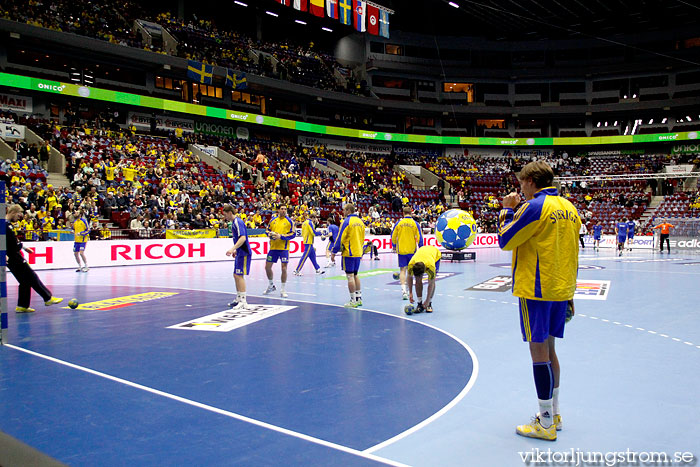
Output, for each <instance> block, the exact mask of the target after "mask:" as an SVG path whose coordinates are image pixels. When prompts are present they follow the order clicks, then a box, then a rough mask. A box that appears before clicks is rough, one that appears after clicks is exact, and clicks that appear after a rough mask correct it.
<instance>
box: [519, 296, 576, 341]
mask: <svg viewBox="0 0 700 467" xmlns="http://www.w3.org/2000/svg"><path fill="white" fill-rule="evenodd" d="M567 303H568V302H566V301H563V302H549V301H542V300H529V299H526V298H520V332H522V334H523V340H524V341H525V342H545V341H546V340H547V339H548V338H549V336H554V337H564V323H565V322H566V306H567Z"/></svg>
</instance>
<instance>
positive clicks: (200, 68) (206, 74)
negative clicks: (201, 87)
mask: <svg viewBox="0 0 700 467" xmlns="http://www.w3.org/2000/svg"><path fill="white" fill-rule="evenodd" d="M213 76H214V66H213V65H207V64H204V63H200V62H197V61H194V60H187V77H188V78H189V79H191V80H192V81H196V82H198V83H202V84H211V83H212V78H213Z"/></svg>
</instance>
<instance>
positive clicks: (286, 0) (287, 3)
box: [277, 0, 289, 6]
mask: <svg viewBox="0 0 700 467" xmlns="http://www.w3.org/2000/svg"><path fill="white" fill-rule="evenodd" d="M277 1H278V2H280V3H281V4H282V5H284V6H289V0H277Z"/></svg>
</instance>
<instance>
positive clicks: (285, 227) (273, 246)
mask: <svg viewBox="0 0 700 467" xmlns="http://www.w3.org/2000/svg"><path fill="white" fill-rule="evenodd" d="M267 230H268V231H270V232H275V233H278V234H280V235H281V237H280V238H279V240H272V239H270V250H289V241H290V240H291V239H293V238H294V236H295V235H294V223H292V220H291V219H290V218H289V217H286V216H285V217H279V216H277V217H273V218H272V220H270V223H269V224H268V225H267Z"/></svg>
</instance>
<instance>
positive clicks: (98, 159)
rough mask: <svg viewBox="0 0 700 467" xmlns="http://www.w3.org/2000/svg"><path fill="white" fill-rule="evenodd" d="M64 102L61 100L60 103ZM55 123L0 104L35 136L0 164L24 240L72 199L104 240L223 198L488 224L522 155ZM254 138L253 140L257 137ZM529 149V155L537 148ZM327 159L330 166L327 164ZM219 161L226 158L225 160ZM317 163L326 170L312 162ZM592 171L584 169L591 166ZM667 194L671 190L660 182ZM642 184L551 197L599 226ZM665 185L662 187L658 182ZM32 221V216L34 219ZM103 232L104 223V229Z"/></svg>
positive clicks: (256, 220)
mask: <svg viewBox="0 0 700 467" xmlns="http://www.w3.org/2000/svg"><path fill="white" fill-rule="evenodd" d="M68 110H70V109H68ZM66 115H67V117H66V122H65V123H66V124H65V125H58V124H57V123H56V122H50V121H42V120H37V119H33V118H24V117H23V118H18V117H17V116H16V115H15V114H12V113H9V112H3V113H1V114H0V119H2V120H5V121H7V122H14V123H22V124H26V125H29V127H31V128H33V129H34V130H35V131H36V132H37V133H38V134H39V135H40V136H41V137H43V138H44V140H45V141H46V143H45V144H44V145H42V146H41V147H38V146H37V145H30V144H27V143H26V142H24V141H17V142H15V143H13V148H14V149H15V151H16V152H17V160H10V159H8V160H5V161H4V162H0V171H2V173H3V174H5V175H6V178H7V180H8V182H9V188H8V194H9V196H10V199H11V200H12V201H13V202H17V203H19V204H22V205H23V206H24V207H25V209H26V210H27V211H28V212H32V213H34V212H36V213H37V215H36V216H28V217H29V218H31V219H32V222H31V223H29V224H26V225H24V226H23V227H24V229H25V230H26V231H27V232H29V234H28V235H27V237H28V238H46V236H47V233H48V232H49V231H50V230H52V229H60V228H63V227H65V226H66V225H67V223H69V216H70V214H71V213H72V212H73V210H74V209H75V208H76V207H82V208H83V209H84V211H85V212H87V213H89V216H90V220H91V221H98V220H99V219H102V223H99V222H98V223H97V224H95V227H96V231H99V232H102V233H101V234H99V235H98V234H96V236H97V237H98V238H103V237H106V236H107V235H106V232H105V229H104V228H103V227H104V225H106V224H107V223H109V222H112V223H113V224H114V225H116V226H117V227H113V228H114V229H116V230H119V231H127V232H128V233H129V234H130V235H132V236H140V237H158V236H163V235H164V233H165V230H166V229H192V228H195V229H201V228H211V229H219V228H222V227H225V225H224V221H223V217H222V215H221V209H222V207H223V205H224V204H228V203H230V204H233V205H236V206H238V207H239V208H240V210H241V212H242V216H243V217H244V219H245V221H246V224H247V225H248V227H249V228H252V229H257V228H261V227H264V226H265V224H266V222H267V221H268V219H269V218H270V216H271V215H272V214H273V213H274V212H275V211H276V208H277V206H279V205H280V204H282V203H283V204H285V205H287V206H288V207H289V211H290V215H291V216H292V217H293V218H294V219H295V220H296V221H297V222H301V221H302V220H303V219H304V217H305V215H306V214H307V213H308V211H309V210H314V211H317V212H319V214H320V215H321V217H322V218H323V219H328V218H329V217H333V218H335V219H336V220H338V219H340V217H342V216H340V214H339V213H340V211H341V209H342V207H343V206H344V204H345V203H348V202H353V203H355V204H356V205H357V206H358V208H359V214H360V216H361V217H363V218H364V220H365V221H366V223H367V225H368V227H369V228H370V232H371V233H373V234H383V233H387V232H389V231H390V230H391V227H392V226H393V224H394V223H395V222H396V220H397V219H398V218H400V217H401V211H402V207H403V206H405V205H411V206H412V207H413V208H414V210H415V212H416V214H417V217H418V218H419V219H420V221H421V222H422V224H423V226H424V227H425V229H426V230H429V229H431V228H432V227H434V223H435V221H436V219H437V217H438V216H439V214H440V213H442V212H443V211H444V210H445V209H446V208H447V206H448V205H452V206H456V205H457V206H459V207H461V208H462V209H465V210H467V211H469V212H471V213H472V214H473V215H474V217H475V219H477V224H478V228H479V231H481V232H493V231H495V226H496V218H497V215H498V212H499V210H500V208H501V205H500V200H501V199H502V198H503V196H505V195H506V194H508V193H509V192H511V191H513V190H516V189H517V179H516V178H515V175H514V173H515V172H517V170H518V168H519V167H520V166H522V165H523V164H525V163H527V162H528V161H529V160H530V159H531V158H532V157H527V156H525V157H523V156H518V157H513V156H512V155H503V156H497V157H479V156H475V155H464V156H457V157H442V156H439V157H438V156H421V155H402V156H400V157H398V156H396V155H394V154H393V153H391V154H369V153H365V152H361V151H341V150H334V149H329V148H327V147H325V146H313V147H311V146H309V147H304V146H300V145H297V144H294V143H292V142H290V141H283V140H278V139H275V140H273V139H270V138H269V137H265V136H260V137H258V139H253V140H238V139H230V138H220V137H216V136H205V135H195V134H184V135H183V134H182V133H180V134H175V133H171V134H166V135H151V134H136V132H135V129H134V128H131V129H124V128H123V127H120V126H119V125H117V124H116V123H115V121H114V118H113V114H110V113H103V114H99V113H98V114H96V115H94V116H93V118H91V119H90V120H89V122H84V121H82V120H81V119H79V118H77V117H76V116H75V114H74V113H71V112H67V113H66ZM261 138H264V139H261ZM190 144H195V145H198V144H201V145H205V146H218V147H219V148H221V149H222V150H225V151H227V152H228V153H230V154H231V155H234V156H235V159H234V161H233V163H231V164H230V166H224V165H223V164H222V163H221V161H213V162H212V160H209V161H210V162H212V164H214V165H216V167H215V166H214V165H211V164H208V163H206V162H205V161H202V160H201V159H200V157H199V156H197V154H196V153H193V152H192V151H190V150H188V147H189V145H190ZM52 147H53V148H55V149H57V150H58V151H59V152H61V153H62V154H63V155H64V156H65V157H66V161H67V176H68V177H69V179H70V183H71V184H70V187H69V188H60V189H57V188H54V187H51V186H50V185H48V184H47V183H46V178H47V172H46V164H47V162H48V154H49V152H50V151H51V148H52ZM539 158H541V156H540V157H539ZM545 159H547V160H548V162H549V163H550V164H551V165H552V166H553V167H554V168H555V172H557V174H558V175H586V174H592V173H595V174H598V175H607V174H619V173H626V172H627V171H629V172H630V173H637V172H639V173H648V171H651V170H660V169H661V168H662V167H663V166H664V165H666V164H668V163H680V162H694V160H693V159H692V157H689V158H688V157H684V158H679V157H678V156H669V155H662V154H661V155H629V156H626V157H624V158H623V157H619V156H591V157H587V158H586V157H581V156H575V157H568V155H566V154H565V153H557V154H553V155H551V156H549V157H545ZM329 162H333V163H335V164H338V166H340V167H341V170H340V171H337V170H328V169H326V167H325V164H327V163H329ZM227 164H228V162H227ZM395 164H409V165H411V164H413V165H422V166H424V167H425V168H427V169H428V170H430V171H432V172H434V173H435V174H436V175H438V176H439V177H441V178H442V179H444V180H446V181H447V183H448V184H449V190H448V191H449V195H448V197H449V201H448V200H447V199H445V197H444V195H443V190H442V189H441V188H442V186H440V187H432V188H431V189H415V188H413V187H412V186H411V184H410V183H409V181H408V180H407V178H406V175H405V173H404V172H401V171H395V170H393V167H394V166H395ZM322 169H326V170H322ZM592 170H593V171H594V172H591V171H592ZM669 186H670V188H669V189H671V190H672V191H678V192H680V191H682V190H679V189H677V188H679V187H673V186H671V185H669ZM652 188H653V187H652V186H651V184H650V183H648V182H647V181H646V180H634V181H630V180H627V181H624V180H615V181H610V180H604V179H601V180H595V181H590V182H564V183H563V184H562V186H561V192H562V194H563V196H565V197H567V198H568V199H570V200H571V201H572V202H573V203H574V205H576V207H577V208H578V209H579V211H580V212H581V213H582V217H583V218H584V220H585V221H586V222H587V224H588V225H589V228H590V227H591V226H592V225H593V224H594V223H596V222H598V221H600V222H601V223H602V224H603V227H604V231H605V232H606V233H610V232H612V231H613V230H614V225H615V223H617V222H618V221H619V220H621V219H623V218H627V219H633V220H635V219H639V217H640V216H641V215H642V213H643V212H644V211H645V209H646V208H647V206H648V205H649V203H650V201H651V197H652V195H653V191H654V190H653V189H652ZM664 189H665V188H664ZM669 201H672V202H671V203H670V204H669V205H668V206H667V207H664V209H662V210H661V211H659V212H662V211H663V213H664V214H674V213H677V214H679V215H680V216H685V217H687V216H693V215H695V214H696V213H697V212H698V208H700V197H698V196H697V193H692V194H690V195H683V196H682V197H680V198H673V199H670V198H669ZM34 221H35V222H34ZM113 233H114V232H113Z"/></svg>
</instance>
